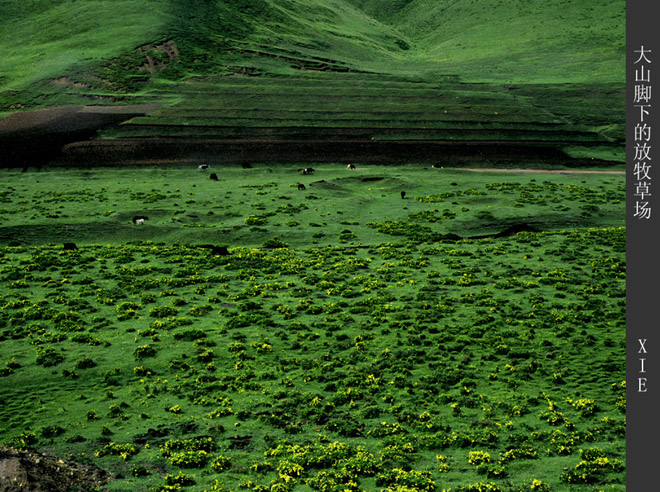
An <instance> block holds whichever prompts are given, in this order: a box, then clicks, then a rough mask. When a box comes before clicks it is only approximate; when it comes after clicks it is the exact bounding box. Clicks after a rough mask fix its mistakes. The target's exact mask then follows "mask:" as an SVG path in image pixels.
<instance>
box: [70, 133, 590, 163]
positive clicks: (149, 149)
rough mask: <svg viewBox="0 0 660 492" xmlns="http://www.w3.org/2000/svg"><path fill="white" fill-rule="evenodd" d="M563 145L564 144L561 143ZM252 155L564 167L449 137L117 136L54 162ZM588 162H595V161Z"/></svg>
mask: <svg viewBox="0 0 660 492" xmlns="http://www.w3.org/2000/svg"><path fill="white" fill-rule="evenodd" d="M562 145H563V144H562ZM246 156H250V160H251V161H252V162H259V163H291V162H299V163H308V162H319V163H321V162H338V163H356V162H359V163H373V164H404V163H410V162H419V163H421V162H426V163H437V162H443V163H444V164H446V165H449V164H451V165H452V166H466V165H471V164H473V163H475V162H492V163H494V164H503V165H511V164H514V163H520V162H536V163H546V164H560V163H561V164H564V165H568V162H569V161H571V158H570V157H568V156H567V155H566V154H565V153H564V152H563V151H562V150H561V148H559V147H558V146H556V144H547V143H541V142H538V143H528V142H474V141H473V142H447V141H426V140H425V141H412V140H411V141H406V140H399V141H372V140H366V139H365V140H361V139H355V140H347V141H336V140H330V139H325V138H319V139H318V140H311V139H310V140H298V139H291V140H267V139H228V138H195V137H189V138H175V137H150V138H120V139H114V140H94V141H79V142H75V143H72V144H70V145H67V146H66V147H65V148H64V150H63V155H62V158H61V159H60V160H59V162H58V163H57V164H60V165H65V166H88V165H89V163H90V162H94V163H98V164H99V165H107V166H114V165H117V166H121V165H129V164H130V165H142V164H145V163H146V162H148V163H151V164H153V163H154V162H159V161H162V162H163V163H172V162H177V161H179V160H181V161H183V160H186V161H188V160H189V159H191V158H196V159H200V160H203V161H204V162H208V163H210V164H233V163H236V162H243V161H245V159H246ZM590 165H592V166H593V165H594V164H593V163H592V164H590Z"/></svg>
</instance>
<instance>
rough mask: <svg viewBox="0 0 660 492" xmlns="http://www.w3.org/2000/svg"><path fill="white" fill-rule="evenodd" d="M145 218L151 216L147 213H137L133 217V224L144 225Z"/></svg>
mask: <svg viewBox="0 0 660 492" xmlns="http://www.w3.org/2000/svg"><path fill="white" fill-rule="evenodd" d="M145 220H149V217H147V216H145V215H136V216H135V217H133V224H135V225H144V221H145Z"/></svg>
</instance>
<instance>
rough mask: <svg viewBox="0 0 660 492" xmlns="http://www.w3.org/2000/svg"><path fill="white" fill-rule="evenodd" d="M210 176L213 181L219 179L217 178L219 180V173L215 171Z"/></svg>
mask: <svg viewBox="0 0 660 492" xmlns="http://www.w3.org/2000/svg"><path fill="white" fill-rule="evenodd" d="M209 178H210V179H212V180H213V181H217V180H218V175H217V174H215V173H212V174H211V175H210V176H209Z"/></svg>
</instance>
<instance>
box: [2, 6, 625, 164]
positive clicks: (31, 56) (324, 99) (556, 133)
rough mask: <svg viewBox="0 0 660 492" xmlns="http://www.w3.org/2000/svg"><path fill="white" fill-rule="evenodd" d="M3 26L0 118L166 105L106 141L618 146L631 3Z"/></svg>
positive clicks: (35, 9) (81, 14)
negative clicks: (239, 135) (357, 136)
mask: <svg viewBox="0 0 660 492" xmlns="http://www.w3.org/2000/svg"><path fill="white" fill-rule="evenodd" d="M0 19H1V20H0V50H1V51H2V56H1V57H0V84H1V85H2V89H3V90H2V93H1V94H0V115H2V114H4V115H7V114H10V113H11V112H14V111H16V110H24V109H34V108H38V107H49V106H59V105H63V104H75V105H80V104H82V105H90V104H102V105H107V104H128V103H134V102H155V103H159V104H160V105H161V110H160V111H159V112H157V113H152V114H150V115H149V116H148V117H146V118H142V119H138V120H135V121H131V122H130V123H129V124H127V125H124V126H123V127H122V129H121V130H119V131H118V130H112V131H109V132H106V133H104V134H103V136H104V137H111V138H118V137H122V136H132V137H135V136H173V135H180V136H200V137H208V136H216V137H227V136H231V135H233V134H235V129H236V128H237V127H239V128H242V127H259V128H286V129H291V128H299V127H303V128H308V127H310V126H312V127H314V128H317V134H318V135H320V136H321V137H323V138H325V137H327V136H328V132H327V131H326V130H324V129H328V128H330V129H337V128H340V129H349V130H350V129H353V130H356V129H360V128H376V129H390V131H389V133H388V132H386V133H388V134H387V135H383V132H379V131H376V132H367V136H368V137H370V138H372V139H382V138H388V139H393V138H394V139H404V140H452V141H455V140H459V141H462V140H466V141H468V142H470V141H473V140H475V138H478V139H482V138H483V139H485V140H487V141H495V140H502V139H504V140H511V139H513V140H517V139H520V140H523V141H524V140H537V141H541V142H544V141H550V142H561V146H562V147H561V148H568V147H571V148H575V147H577V149H576V150H575V152H577V153H578V154H580V155H583V154H584V152H585V149H584V148H583V146H584V145H588V146H590V147H594V146H596V145H601V144H607V145H609V146H611V144H612V143H615V144H618V145H619V146H620V144H621V142H622V140H623V123H624V111H623V108H624V82H625V80H624V63H623V60H624V44H625V31H624V27H625V22H624V20H625V1H623V0H601V1H598V2H590V3H589V4H588V5H585V3H584V2H578V1H577V0H549V1H540V0H531V1H524V2H523V1H519V0H509V1H503V0H481V1H479V2H476V1H474V0H458V1H451V2H450V1H429V0H384V1H375V0H332V1H330V0H304V1H303V0H225V1H220V0H209V1H193V0H178V1H165V0H118V1H113V2H108V1H101V0H75V1H74V0H71V1H65V0H61V1H55V2H52V1H48V2H46V1H39V0H32V1H28V2H14V1H9V2H2V4H0ZM420 130H424V131H420ZM484 130H486V132H485V133H484ZM332 131H334V130H332ZM475 131H477V133H476V134H475V133H474V132H475ZM530 131H531V132H532V133H531V134H530ZM429 132H430V133H429ZM456 132H458V134H456ZM461 132H465V133H461ZM584 132H587V135H588V138H584ZM284 133H285V134H288V135H295V133H296V132H295V131H293V130H287V131H284ZM330 133H332V132H330ZM364 133H365V132H361V134H364ZM567 133H568V134H575V135H576V138H565V135H566V134H567ZM594 148H595V147H594ZM592 150H593V149H592ZM592 150H587V151H586V155H587V156H594V155H605V156H606V157H608V158H610V159H620V155H621V152H620V151H619V152H616V151H612V150H611V149H610V150H607V149H605V150H603V149H602V148H601V149H599V150H594V151H593V152H592ZM603 153H604V154H603ZM617 155H618V156H619V157H617Z"/></svg>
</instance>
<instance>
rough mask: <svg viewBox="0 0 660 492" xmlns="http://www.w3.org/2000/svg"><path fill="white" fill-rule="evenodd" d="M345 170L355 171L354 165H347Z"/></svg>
mask: <svg viewBox="0 0 660 492" xmlns="http://www.w3.org/2000/svg"><path fill="white" fill-rule="evenodd" d="M346 169H355V164H349V165H348V166H346Z"/></svg>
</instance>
